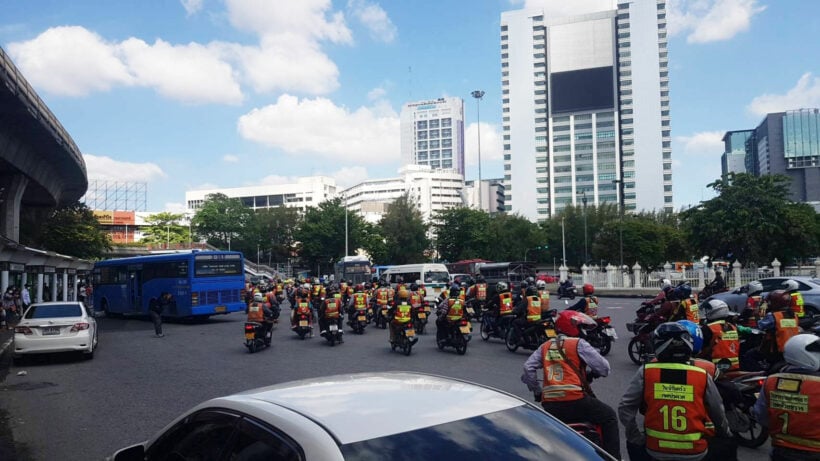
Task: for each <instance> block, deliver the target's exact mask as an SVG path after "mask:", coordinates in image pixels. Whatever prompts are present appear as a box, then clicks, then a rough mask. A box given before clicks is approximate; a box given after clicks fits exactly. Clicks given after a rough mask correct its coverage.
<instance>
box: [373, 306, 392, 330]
mask: <svg viewBox="0 0 820 461" xmlns="http://www.w3.org/2000/svg"><path fill="white" fill-rule="evenodd" d="M389 308H390V306H388V305H387V304H377V305H376V318H375V322H376V326H377V327H379V328H381V329H382V330H384V329H386V328H387V310H388V309H389Z"/></svg>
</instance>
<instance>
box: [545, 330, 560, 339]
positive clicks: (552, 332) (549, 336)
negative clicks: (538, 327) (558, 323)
mask: <svg viewBox="0 0 820 461" xmlns="http://www.w3.org/2000/svg"><path fill="white" fill-rule="evenodd" d="M544 332H545V333H546V334H547V338H554V337H556V336H558V335H557V334H555V329H553V328H546V329H545V330H544Z"/></svg>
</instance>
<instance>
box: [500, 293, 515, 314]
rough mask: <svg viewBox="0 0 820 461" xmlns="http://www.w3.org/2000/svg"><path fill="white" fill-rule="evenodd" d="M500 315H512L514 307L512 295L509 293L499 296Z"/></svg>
mask: <svg viewBox="0 0 820 461" xmlns="http://www.w3.org/2000/svg"><path fill="white" fill-rule="evenodd" d="M498 302H499V306H498V315H509V314H512V311H513V305H512V293H510V292H509V291H507V292H504V293H499V294H498Z"/></svg>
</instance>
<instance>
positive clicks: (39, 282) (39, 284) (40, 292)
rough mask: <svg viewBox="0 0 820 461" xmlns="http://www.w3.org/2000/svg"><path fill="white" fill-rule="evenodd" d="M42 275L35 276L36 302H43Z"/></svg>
mask: <svg viewBox="0 0 820 461" xmlns="http://www.w3.org/2000/svg"><path fill="white" fill-rule="evenodd" d="M43 278H44V277H43V274H37V301H36V302H38V303H41V302H43Z"/></svg>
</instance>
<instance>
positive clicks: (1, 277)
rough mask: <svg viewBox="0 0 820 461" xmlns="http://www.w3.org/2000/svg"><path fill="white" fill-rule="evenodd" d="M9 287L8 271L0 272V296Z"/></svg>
mask: <svg viewBox="0 0 820 461" xmlns="http://www.w3.org/2000/svg"><path fill="white" fill-rule="evenodd" d="M8 287H9V271H2V272H0V296H3V294H4V293H5V292H6V290H7V289H8Z"/></svg>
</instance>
